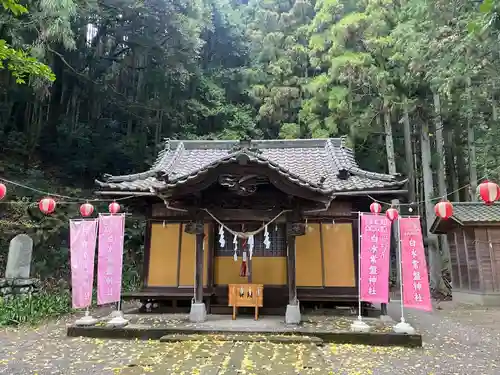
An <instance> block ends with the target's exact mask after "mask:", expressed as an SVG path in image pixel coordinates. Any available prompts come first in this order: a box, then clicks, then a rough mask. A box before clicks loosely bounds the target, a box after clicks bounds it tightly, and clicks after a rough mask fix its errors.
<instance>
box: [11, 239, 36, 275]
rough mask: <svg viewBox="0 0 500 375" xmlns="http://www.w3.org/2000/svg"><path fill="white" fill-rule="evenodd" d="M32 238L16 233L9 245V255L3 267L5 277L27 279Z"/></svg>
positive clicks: (29, 268)
mask: <svg viewBox="0 0 500 375" xmlns="http://www.w3.org/2000/svg"><path fill="white" fill-rule="evenodd" d="M32 252H33V240H32V239H31V237H30V236H28V235H27V234H18V235H17V236H15V237H14V238H13V239H12V240H11V241H10V245H9V257H8V258H7V268H6V269H5V278H6V279H27V278H29V277H30V270H31V255H32Z"/></svg>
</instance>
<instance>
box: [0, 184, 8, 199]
mask: <svg viewBox="0 0 500 375" xmlns="http://www.w3.org/2000/svg"><path fill="white" fill-rule="evenodd" d="M6 195H7V186H5V185H4V184H0V199H4V198H5V196H6Z"/></svg>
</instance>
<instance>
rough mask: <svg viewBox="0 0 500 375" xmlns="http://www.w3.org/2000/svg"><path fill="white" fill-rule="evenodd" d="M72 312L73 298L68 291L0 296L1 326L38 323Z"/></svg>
mask: <svg viewBox="0 0 500 375" xmlns="http://www.w3.org/2000/svg"><path fill="white" fill-rule="evenodd" d="M69 312H71V299H70V295H69V293H68V292H67V291H64V290H62V291H58V292H56V291H53V292H52V293H46V292H44V293H40V294H37V295H33V296H31V297H28V296H26V297H16V298H13V299H9V300H2V299H1V298H0V327H1V326H6V325H19V324H38V323H40V322H41V321H43V320H45V319H48V318H55V317H58V316H61V315H64V314H67V313H69Z"/></svg>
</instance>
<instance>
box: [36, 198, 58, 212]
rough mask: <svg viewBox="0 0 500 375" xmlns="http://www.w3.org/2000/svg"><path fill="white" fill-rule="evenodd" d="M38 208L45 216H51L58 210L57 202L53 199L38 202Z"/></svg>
mask: <svg viewBox="0 0 500 375" xmlns="http://www.w3.org/2000/svg"><path fill="white" fill-rule="evenodd" d="M38 208H39V209H40V211H42V212H43V213H44V214H45V215H49V214H51V213H52V212H54V211H55V209H56V201H55V200H54V199H52V198H43V199H42V200H41V201H40V202H38Z"/></svg>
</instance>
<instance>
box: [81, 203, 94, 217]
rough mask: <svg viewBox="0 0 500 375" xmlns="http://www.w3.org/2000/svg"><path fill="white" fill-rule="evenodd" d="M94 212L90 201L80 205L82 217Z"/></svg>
mask: <svg viewBox="0 0 500 375" xmlns="http://www.w3.org/2000/svg"><path fill="white" fill-rule="evenodd" d="M93 212H94V206H92V205H91V204H90V203H84V204H82V205H81V206H80V215H82V216H83V217H88V216H90V215H92V213H93Z"/></svg>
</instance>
